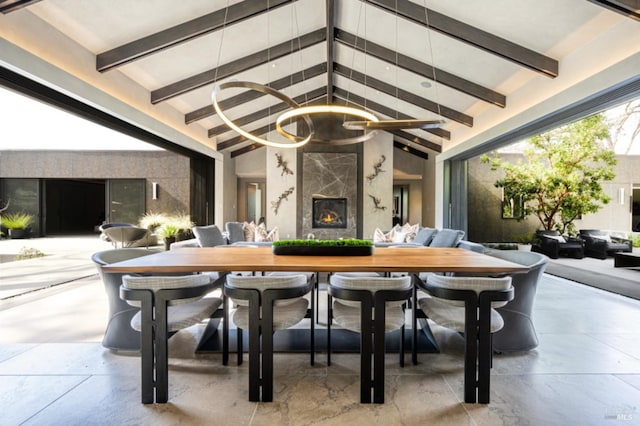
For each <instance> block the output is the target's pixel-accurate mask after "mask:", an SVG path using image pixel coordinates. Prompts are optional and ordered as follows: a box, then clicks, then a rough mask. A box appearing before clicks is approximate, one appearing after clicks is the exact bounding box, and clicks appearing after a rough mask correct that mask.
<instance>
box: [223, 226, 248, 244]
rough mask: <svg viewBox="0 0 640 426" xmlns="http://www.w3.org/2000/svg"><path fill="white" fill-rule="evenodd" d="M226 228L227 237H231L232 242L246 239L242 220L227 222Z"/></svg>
mask: <svg viewBox="0 0 640 426" xmlns="http://www.w3.org/2000/svg"><path fill="white" fill-rule="evenodd" d="M225 228H226V229H227V237H228V238H229V243H230V244H233V243H235V242H238V241H244V230H243V229H242V222H227V223H226V224H225Z"/></svg>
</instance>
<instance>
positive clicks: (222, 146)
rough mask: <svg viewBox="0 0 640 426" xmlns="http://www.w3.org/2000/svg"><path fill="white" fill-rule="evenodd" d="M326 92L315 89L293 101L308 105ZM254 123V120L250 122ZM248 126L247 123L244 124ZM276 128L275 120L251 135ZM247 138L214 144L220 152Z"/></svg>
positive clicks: (259, 134)
mask: <svg viewBox="0 0 640 426" xmlns="http://www.w3.org/2000/svg"><path fill="white" fill-rule="evenodd" d="M326 93H327V90H326V88H325V87H323V88H321V89H317V90H313V91H311V92H309V93H305V94H302V95H300V96H296V97H295V98H293V100H294V101H296V102H297V103H299V104H301V105H304V104H308V103H311V102H313V101H315V100H317V99H318V98H320V97H324V96H326ZM312 94H315V95H316V97H315V98H313V97H312V96H311V95H312ZM250 115H252V114H250ZM245 117H249V116H245ZM245 117H242V118H239V119H238V120H243V119H244V118H245ZM252 121H255V120H252ZM246 124H248V123H246ZM275 128H276V122H275V120H274V121H273V122H271V123H269V124H267V125H264V126H262V127H258V128H257V129H254V130H251V133H252V134H254V135H256V136H263V135H265V134H267V133H269V132H270V131H272V130H275ZM246 140H247V138H245V137H244V136H241V135H238V136H234V137H233V138H230V139H227V140H225V141H222V142H218V143H217V144H216V149H217V150H218V151H222V150H223V149H227V148H231V147H232V146H234V145H238V144H240V143H242V142H244V141H246Z"/></svg>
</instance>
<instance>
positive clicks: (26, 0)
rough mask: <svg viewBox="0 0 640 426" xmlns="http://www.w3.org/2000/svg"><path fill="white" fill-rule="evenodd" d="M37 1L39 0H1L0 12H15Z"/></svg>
mask: <svg viewBox="0 0 640 426" xmlns="http://www.w3.org/2000/svg"><path fill="white" fill-rule="evenodd" d="M39 1H40V0H2V1H0V12H1V13H4V14H7V13H11V12H15V11H16V10H20V9H22V8H23V7H27V6H31V5H32V4H34V3H38V2H39Z"/></svg>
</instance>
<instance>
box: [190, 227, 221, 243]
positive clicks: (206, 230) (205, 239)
mask: <svg viewBox="0 0 640 426" xmlns="http://www.w3.org/2000/svg"><path fill="white" fill-rule="evenodd" d="M191 230H192V231H193V235H195V237H196V239H197V240H198V244H200V247H215V246H221V245H224V244H226V243H227V240H226V239H225V238H224V237H223V236H222V232H220V229H219V228H218V227H217V226H216V225H209V226H194V227H193V228H192V229H191Z"/></svg>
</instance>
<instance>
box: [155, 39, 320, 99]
mask: <svg viewBox="0 0 640 426" xmlns="http://www.w3.org/2000/svg"><path fill="white" fill-rule="evenodd" d="M325 39H326V32H325V31H324V29H322V30H316V31H312V32H310V33H307V34H304V35H302V36H300V37H296V38H294V39H291V40H287V41H285V42H283V43H280V44H278V45H276V46H273V47H270V48H267V49H264V50H261V51H259V52H256V53H253V54H251V55H248V56H245V57H244V58H241V59H238V60H236V61H232V62H229V63H227V64H224V65H220V66H219V67H217V68H213V69H210V70H208V71H204V72H201V73H200V74H196V75H194V76H191V77H188V78H185V79H183V80H180V81H177V82H175V83H171V84H169V85H167V86H164V87H161V88H159V89H156V90H153V91H152V92H151V103H152V104H157V103H158V102H162V101H166V100H167V99H171V98H173V97H175V96H178V95H181V94H184V93H187V92H190V91H191V90H195V89H197V88H199V87H202V86H206V85H207V84H211V83H214V82H216V81H218V80H221V79H224V78H227V77H230V76H232V75H235V74H238V73H240V72H243V71H247V70H249V69H251V68H254V67H256V66H258V65H262V64H266V63H267V62H269V61H272V60H275V59H278V58H281V57H283V56H286V55H289V54H291V53H293V52H297V51H299V50H302V49H305V48H307V47H310V46H313V45H316V44H318V43H322V42H323V41H325Z"/></svg>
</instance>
